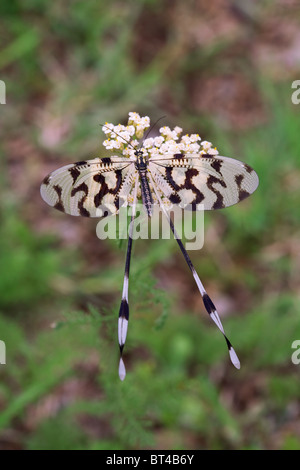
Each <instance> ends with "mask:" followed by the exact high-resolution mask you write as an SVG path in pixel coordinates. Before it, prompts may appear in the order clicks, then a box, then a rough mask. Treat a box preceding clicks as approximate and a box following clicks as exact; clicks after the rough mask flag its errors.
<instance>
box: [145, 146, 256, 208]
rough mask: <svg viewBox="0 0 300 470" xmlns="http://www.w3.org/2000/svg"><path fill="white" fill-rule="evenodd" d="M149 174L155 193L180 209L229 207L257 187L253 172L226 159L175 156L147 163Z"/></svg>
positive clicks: (240, 164) (246, 166) (238, 162)
mask: <svg viewBox="0 0 300 470" xmlns="http://www.w3.org/2000/svg"><path fill="white" fill-rule="evenodd" d="M149 170H150V172H151V174H152V175H153V178H154V180H155V183H156V185H157V187H158V189H159V190H160V191H161V192H162V193H163V194H164V195H165V196H166V197H168V198H169V199H170V201H171V202H172V203H174V204H180V205H181V206H182V207H184V206H186V205H192V206H193V209H196V208H197V205H198V204H202V205H203V208H204V209H205V210H213V209H222V208H224V207H228V206H232V205H233V204H236V203H238V202H240V201H242V200H243V199H245V198H247V197H248V196H250V194H252V193H253V192H254V191H255V190H256V188H257V186H258V176H257V174H256V173H255V171H254V170H253V169H252V168H251V167H250V166H249V165H246V164H244V163H242V162H240V161H239V160H234V159H232V158H227V157H219V156H218V157H215V156H213V157H212V156H207V157H206V156H205V155H204V156H200V155H188V156H185V155H181V154H179V155H177V156H176V155H175V156H174V157H173V158H159V159H156V158H155V159H150V162H149Z"/></svg>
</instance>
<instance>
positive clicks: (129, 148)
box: [102, 112, 219, 159]
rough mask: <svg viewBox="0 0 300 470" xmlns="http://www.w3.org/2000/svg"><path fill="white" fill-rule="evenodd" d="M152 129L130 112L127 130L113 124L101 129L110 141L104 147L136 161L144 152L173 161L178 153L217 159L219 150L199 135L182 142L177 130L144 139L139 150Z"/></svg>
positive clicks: (147, 123) (124, 127) (120, 125)
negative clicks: (144, 137)
mask: <svg viewBox="0 0 300 470" xmlns="http://www.w3.org/2000/svg"><path fill="white" fill-rule="evenodd" d="M149 127H150V119H149V117H148V116H145V117H141V116H140V115H139V114H138V113H134V112H130V113H129V119H128V124H127V126H123V125H122V124H118V125H117V126H114V125H113V124H111V123H105V125H104V126H103V127H102V130H103V131H104V133H105V134H106V135H107V136H108V138H107V139H106V140H105V141H104V142H103V145H104V147H105V148H106V149H108V150H113V149H116V150H120V151H121V152H122V154H123V155H124V156H127V157H130V158H132V159H135V154H134V153H135V151H136V150H137V149H139V150H141V151H142V152H143V154H144V155H145V156H147V155H148V156H149V157H150V158H151V157H159V156H162V155H164V156H168V155H170V157H171V156H172V155H174V154H176V153H183V154H195V153H197V154H199V156H201V155H203V154H209V155H218V153H219V152H218V151H217V149H216V148H213V146H212V144H211V142H207V141H206V140H205V141H202V142H201V138H200V136H199V135H198V134H191V135H188V134H186V135H183V136H182V137H181V138H180V134H181V133H182V129H181V128H180V127H178V126H176V127H175V128H174V129H173V130H171V129H170V128H169V127H167V126H164V127H161V128H160V129H159V133H160V135H159V136H158V137H149V138H147V139H145V140H144V141H143V143H142V146H141V147H140V148H139V141H138V139H142V137H143V136H144V132H145V130H146V129H148V128H149Z"/></svg>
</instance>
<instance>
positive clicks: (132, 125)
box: [41, 113, 259, 380]
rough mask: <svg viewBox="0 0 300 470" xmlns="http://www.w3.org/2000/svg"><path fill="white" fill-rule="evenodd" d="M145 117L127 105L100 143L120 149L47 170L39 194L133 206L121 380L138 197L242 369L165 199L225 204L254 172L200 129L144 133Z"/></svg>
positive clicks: (57, 201) (196, 205)
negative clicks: (162, 226)
mask: <svg viewBox="0 0 300 470" xmlns="http://www.w3.org/2000/svg"><path fill="white" fill-rule="evenodd" d="M149 126H150V120H149V118H148V117H147V116H146V117H140V116H139V114H137V113H129V121H128V125H127V126H122V125H120V124H119V125H118V126H114V125H113V124H107V123H106V124H105V125H104V126H103V131H104V132H105V133H106V134H107V135H108V139H107V140H106V141H105V142H104V146H105V147H106V148H107V149H108V150H118V151H121V152H122V156H116V155H115V156H110V157H107V156H106V157H97V158H94V159H92V160H86V161H80V162H77V163H74V164H70V165H66V166H63V167H62V168H59V169H58V170H56V171H53V172H52V173H50V175H48V176H47V177H46V178H45V179H44V181H43V183H42V185H41V196H42V198H43V199H44V201H45V202H46V203H47V204H49V205H50V206H52V207H54V208H55V209H58V210H60V211H62V212H65V213H67V214H71V215H75V216H84V217H99V216H101V214H102V213H101V211H100V209H101V208H103V207H104V208H105V209H106V211H107V213H109V214H116V213H118V211H119V209H120V208H121V207H123V206H126V205H131V206H132V215H131V224H130V231H129V234H128V245H127V253H126V262H125V273H124V281H123V291H122V300H121V305H120V310H119V320H118V339H119V346H120V362H119V376H120V379H121V380H124V378H125V376H126V369H125V365H124V362H123V357H122V356H123V349H124V345H125V341H126V336H127V329H128V321H129V303H128V285H129V271H130V260H131V251H132V240H133V239H132V230H133V226H134V219H135V216H136V205H137V201H138V200H139V199H142V204H143V206H144V209H145V211H146V213H147V215H148V217H149V218H151V216H152V207H153V204H154V203H156V204H159V205H160V207H161V209H162V211H163V213H164V214H165V216H166V218H167V219H168V222H169V224H170V228H171V230H172V232H173V234H174V237H175V239H176V241H177V243H178V245H179V248H180V250H181V252H182V254H183V256H184V259H185V261H186V263H187V265H188V267H189V268H190V270H191V272H192V275H193V277H194V280H195V282H196V285H197V287H198V289H199V292H200V295H201V297H202V300H203V304H204V307H205V309H206V311H207V313H208V314H209V316H210V318H211V319H212V320H213V321H214V323H215V324H216V325H217V327H218V328H219V330H220V331H221V333H222V334H223V336H224V338H225V341H226V344H227V347H228V351H229V356H230V359H231V361H232V363H233V365H234V366H235V367H236V368H237V369H239V368H240V361H239V359H238V356H237V354H236V352H235V350H234V348H233V347H232V344H231V342H230V341H229V339H228V338H227V336H226V334H225V332H224V328H223V325H222V323H221V320H220V317H219V315H218V313H217V309H216V307H215V305H214V304H213V302H212V300H211V298H210V297H209V296H208V294H207V292H206V291H205V289H204V287H203V284H202V282H201V280H200V278H199V276H198V274H197V272H196V270H195V268H194V266H193V264H192V261H191V259H190V257H189V255H188V253H187V251H186V249H185V247H184V245H183V243H182V241H181V239H180V238H179V236H178V234H177V232H176V230H175V227H174V224H173V221H172V219H171V217H170V215H169V213H168V205H167V204H166V203H171V204H179V205H180V206H181V207H186V206H189V207H192V210H199V209H204V210H214V209H222V208H225V207H228V206H231V205H233V204H237V203H238V202H240V201H242V200H244V199H245V198H247V197H248V196H250V194H252V193H253V192H254V191H255V190H256V188H257V187H258V183H259V181H258V176H257V174H256V173H255V171H254V170H253V169H252V168H251V167H250V166H249V165H247V164H245V163H242V162H240V161H239V160H235V159H233V158H228V157H222V156H219V155H218V151H217V150H216V149H215V148H213V147H212V145H211V143H210V142H207V141H204V142H203V141H202V142H201V143H200V141H201V139H200V137H199V135H198V134H192V135H185V136H182V138H181V140H179V135H180V134H181V132H182V129H181V128H179V127H175V129H174V130H173V131H171V129H170V128H168V127H163V128H161V129H160V136H159V137H156V138H148V139H147V138H146V139H144V140H143V142H142V144H140V143H139V141H138V139H141V138H142V137H143V133H144V130H145V129H146V128H148V127H149Z"/></svg>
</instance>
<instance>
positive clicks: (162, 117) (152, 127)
mask: <svg viewBox="0 0 300 470" xmlns="http://www.w3.org/2000/svg"><path fill="white" fill-rule="evenodd" d="M165 117H167V116H161V117H160V118H158V119H157V120H156V121H155V123H154V124H153V125H152V126H151V127H150V129H149V131H148V132H147V134H146V137H144V138H143V143H144V141H145V140H146V139H147V137H148V135H149V134H150V132H151V131H152V129H154V127H155V126H156V124H157V123H158V122H159V121H160V120H161V119H164V118H165Z"/></svg>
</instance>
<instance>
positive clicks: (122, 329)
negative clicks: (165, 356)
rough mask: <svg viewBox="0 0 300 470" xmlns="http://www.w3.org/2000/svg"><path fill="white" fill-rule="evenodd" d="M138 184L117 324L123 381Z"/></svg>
mask: <svg viewBox="0 0 300 470" xmlns="http://www.w3.org/2000/svg"><path fill="white" fill-rule="evenodd" d="M138 183H139V180H138V178H136V183H135V188H134V195H133V206H132V213H131V221H130V226H129V234H128V244H127V253H126V262H125V272H124V281H123V292H122V300H121V305H120V310H119V323H118V338H119V346H120V362H119V377H120V379H121V380H124V379H125V376H126V369H125V364H124V361H123V357H122V356H123V349H124V345H125V341H126V336H127V330H128V321H129V303H128V285H129V272H130V260H131V250H132V234H133V227H134V219H135V213H136V199H137V188H138Z"/></svg>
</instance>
